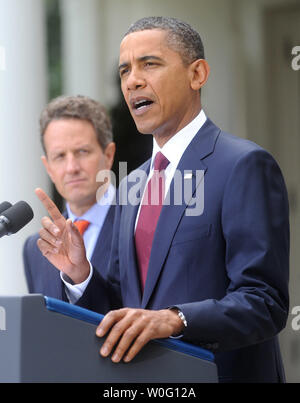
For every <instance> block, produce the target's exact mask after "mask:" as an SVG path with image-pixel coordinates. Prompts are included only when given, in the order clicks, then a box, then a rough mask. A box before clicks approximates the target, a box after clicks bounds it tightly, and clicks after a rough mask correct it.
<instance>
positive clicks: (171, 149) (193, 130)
mask: <svg viewBox="0 0 300 403" xmlns="http://www.w3.org/2000/svg"><path fill="white" fill-rule="evenodd" d="M206 119H207V118H206V115H205V113H204V111H203V109H202V110H201V112H200V113H199V114H198V115H197V116H196V117H195V119H194V120H192V121H191V122H190V123H189V124H188V125H187V126H185V127H184V128H183V129H181V130H180V131H179V132H178V133H176V134H175V135H174V136H173V137H171V138H170V140H168V141H167V143H166V144H165V145H164V146H163V147H162V148H160V147H159V145H158V144H157V142H156V140H155V138H154V137H153V152H152V159H151V170H152V169H153V164H154V159H155V156H156V154H157V153H158V152H159V151H161V152H162V153H163V155H164V156H165V157H166V158H167V159H168V160H169V161H170V165H171V166H172V167H173V169H175V168H176V167H177V165H178V163H179V161H180V159H181V157H182V155H183V153H184V151H185V150H186V149H187V147H188V146H189V144H190V143H191V141H192V140H193V138H194V137H195V136H196V134H197V133H198V131H199V130H200V129H201V127H202V126H203V125H204V123H205V122H206Z"/></svg>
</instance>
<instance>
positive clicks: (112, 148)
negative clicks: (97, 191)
mask: <svg viewBox="0 0 300 403" xmlns="http://www.w3.org/2000/svg"><path fill="white" fill-rule="evenodd" d="M115 152H116V145H115V143H113V142H112V143H109V144H108V145H107V146H106V148H105V150H104V155H105V160H106V169H108V170H110V169H111V167H112V165H113V162H114V157H115Z"/></svg>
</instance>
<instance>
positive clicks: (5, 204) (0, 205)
mask: <svg viewBox="0 0 300 403" xmlns="http://www.w3.org/2000/svg"><path fill="white" fill-rule="evenodd" d="M11 206H12V204H11V203H9V202H7V201H4V202H2V203H0V214H1V213H2V212H3V211H5V210H7V209H8V208H10V207H11Z"/></svg>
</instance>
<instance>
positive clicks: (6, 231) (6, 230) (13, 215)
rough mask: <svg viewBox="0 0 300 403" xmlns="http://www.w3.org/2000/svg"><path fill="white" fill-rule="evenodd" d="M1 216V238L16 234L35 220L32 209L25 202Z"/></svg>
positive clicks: (17, 204)
mask: <svg viewBox="0 0 300 403" xmlns="http://www.w3.org/2000/svg"><path fill="white" fill-rule="evenodd" d="M2 204H3V203H2ZM0 214H1V215H0V238H2V237H3V236H4V235H11V234H15V233H16V232H18V231H19V230H20V229H21V228H23V227H24V226H25V225H26V224H28V223H29V221H31V220H32V219H33V211H32V208H31V207H30V206H29V204H27V203H26V202H24V201H19V202H18V203H16V204H15V205H13V206H12V207H9V208H8V209H7V210H5V211H4V212H1V213H0Z"/></svg>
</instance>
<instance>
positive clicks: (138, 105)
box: [131, 98, 154, 115]
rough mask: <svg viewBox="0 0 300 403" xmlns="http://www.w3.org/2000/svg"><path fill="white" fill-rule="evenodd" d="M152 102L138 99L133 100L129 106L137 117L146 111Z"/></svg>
mask: <svg viewBox="0 0 300 403" xmlns="http://www.w3.org/2000/svg"><path fill="white" fill-rule="evenodd" d="M153 103H154V102H153V101H151V99H147V98H139V99H138V100H137V99H135V100H133V101H132V102H131V106H132V108H133V110H134V112H135V114H137V115H139V114H142V113H144V112H145V111H147V110H148V109H149V108H150V107H151V105H152V104H153Z"/></svg>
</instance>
